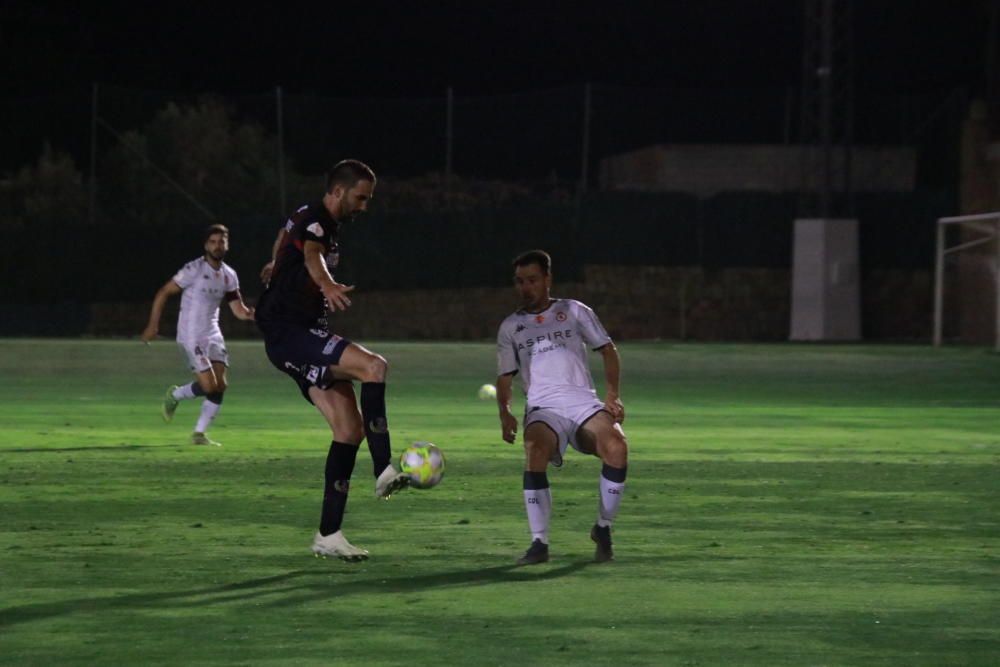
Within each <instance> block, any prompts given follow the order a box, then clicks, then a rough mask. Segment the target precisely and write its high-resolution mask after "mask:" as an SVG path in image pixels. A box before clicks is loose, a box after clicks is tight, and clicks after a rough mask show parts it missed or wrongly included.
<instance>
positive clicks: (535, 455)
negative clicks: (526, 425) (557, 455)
mask: <svg viewBox="0 0 1000 667" xmlns="http://www.w3.org/2000/svg"><path fill="white" fill-rule="evenodd" d="M551 458H552V446H551V445H550V444H549V443H547V442H544V441H540V440H525V441H524V459H525V461H526V462H527V466H528V469H529V470H534V471H537V472H541V471H544V470H545V468H546V467H547V466H548V463H549V460H550V459H551Z"/></svg>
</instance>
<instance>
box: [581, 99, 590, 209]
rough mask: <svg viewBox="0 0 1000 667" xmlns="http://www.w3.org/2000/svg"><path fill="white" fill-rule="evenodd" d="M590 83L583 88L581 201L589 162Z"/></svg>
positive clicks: (585, 187)
mask: <svg viewBox="0 0 1000 667" xmlns="http://www.w3.org/2000/svg"><path fill="white" fill-rule="evenodd" d="M590 99H591V91H590V83H586V84H584V86H583V145H582V146H581V148H580V190H579V196H580V198H581V199H582V198H583V195H584V194H585V193H586V192H587V172H588V163H589V162H590Z"/></svg>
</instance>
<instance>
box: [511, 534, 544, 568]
mask: <svg viewBox="0 0 1000 667" xmlns="http://www.w3.org/2000/svg"><path fill="white" fill-rule="evenodd" d="M548 560H549V545H547V544H546V543H545V542H542V541H541V540H534V541H533V542H532V543H531V546H530V547H528V550H527V551H525V552H524V555H523V556H521V557H520V558H518V559H517V564H518V565H537V564H538V563H545V562H548Z"/></svg>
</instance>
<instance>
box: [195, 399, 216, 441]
mask: <svg viewBox="0 0 1000 667" xmlns="http://www.w3.org/2000/svg"><path fill="white" fill-rule="evenodd" d="M221 408H222V404H221V403H213V402H212V401H209V400H208V399H205V400H204V401H202V403H201V414H200V415H199V416H198V423H197V424H196V425H195V427H194V432H195V433H205V432H207V431H208V427H209V426H210V425H211V424H212V420H214V419H215V415H217V414H219V410H220V409H221Z"/></svg>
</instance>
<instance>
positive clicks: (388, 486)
mask: <svg viewBox="0 0 1000 667" xmlns="http://www.w3.org/2000/svg"><path fill="white" fill-rule="evenodd" d="M409 485H410V477H409V475H406V474H405V473H401V472H399V471H398V470H396V469H395V468H393V467H392V464H391V463H390V464H389V465H388V466H386V468H385V470H383V471H382V474H381V475H379V476H378V479H376V480H375V497H376V498H384V499H385V500H389V496H391V495H392V494H394V493H396V492H397V491H402V490H403V489H405V488H406V487H407V486H409Z"/></svg>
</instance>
